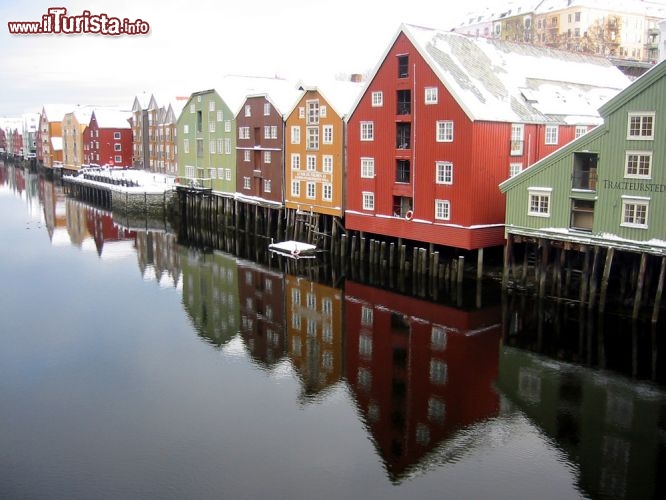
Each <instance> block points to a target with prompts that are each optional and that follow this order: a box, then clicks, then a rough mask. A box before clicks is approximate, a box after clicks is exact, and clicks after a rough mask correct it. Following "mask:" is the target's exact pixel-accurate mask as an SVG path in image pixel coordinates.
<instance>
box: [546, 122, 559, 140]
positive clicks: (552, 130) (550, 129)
mask: <svg viewBox="0 0 666 500" xmlns="http://www.w3.org/2000/svg"><path fill="white" fill-rule="evenodd" d="M557 132H558V126H557V125H546V144H557Z"/></svg>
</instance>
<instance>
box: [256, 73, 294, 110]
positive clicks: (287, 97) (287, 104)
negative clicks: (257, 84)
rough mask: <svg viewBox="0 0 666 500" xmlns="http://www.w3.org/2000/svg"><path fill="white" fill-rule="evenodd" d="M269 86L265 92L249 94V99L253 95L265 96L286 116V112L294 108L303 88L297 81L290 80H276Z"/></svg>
mask: <svg viewBox="0 0 666 500" xmlns="http://www.w3.org/2000/svg"><path fill="white" fill-rule="evenodd" d="M269 87H270V88H267V89H266V91H265V92H263V93H258V94H250V95H248V96H247V99H249V98H251V97H265V98H266V100H267V101H268V102H270V103H271V104H272V105H273V107H274V108H275V109H276V110H277V111H278V113H280V114H281V115H282V116H283V117H284V116H285V113H286V112H287V111H289V110H291V109H293V107H294V105H295V103H296V102H297V101H298V99H299V98H300V96H301V89H300V88H299V87H298V84H297V83H296V82H293V81H290V80H275V81H274V82H273V83H271V84H270V85H269Z"/></svg>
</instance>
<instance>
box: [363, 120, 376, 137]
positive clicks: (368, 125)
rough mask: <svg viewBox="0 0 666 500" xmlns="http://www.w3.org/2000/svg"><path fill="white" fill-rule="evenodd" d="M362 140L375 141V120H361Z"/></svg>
mask: <svg viewBox="0 0 666 500" xmlns="http://www.w3.org/2000/svg"><path fill="white" fill-rule="evenodd" d="M361 140H362V141H374V140H375V124H374V122H361Z"/></svg>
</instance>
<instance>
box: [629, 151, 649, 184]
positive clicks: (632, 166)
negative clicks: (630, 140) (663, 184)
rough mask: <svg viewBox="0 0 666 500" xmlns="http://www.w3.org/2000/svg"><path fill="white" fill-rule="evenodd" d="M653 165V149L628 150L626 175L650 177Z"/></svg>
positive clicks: (642, 177) (641, 177)
mask: <svg viewBox="0 0 666 500" xmlns="http://www.w3.org/2000/svg"><path fill="white" fill-rule="evenodd" d="M651 166H652V152H651V151H627V159H626V163H625V169H624V176H625V177H635V178H640V179H649V178H650V172H651Z"/></svg>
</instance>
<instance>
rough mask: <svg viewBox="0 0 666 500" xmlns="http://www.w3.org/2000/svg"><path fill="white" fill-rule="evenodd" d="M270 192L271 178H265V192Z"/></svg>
mask: <svg viewBox="0 0 666 500" xmlns="http://www.w3.org/2000/svg"><path fill="white" fill-rule="evenodd" d="M270 192H271V180H270V179H264V193H270Z"/></svg>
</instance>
